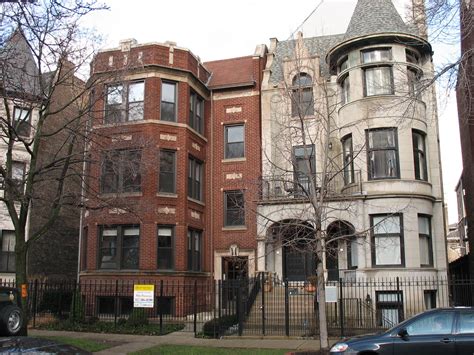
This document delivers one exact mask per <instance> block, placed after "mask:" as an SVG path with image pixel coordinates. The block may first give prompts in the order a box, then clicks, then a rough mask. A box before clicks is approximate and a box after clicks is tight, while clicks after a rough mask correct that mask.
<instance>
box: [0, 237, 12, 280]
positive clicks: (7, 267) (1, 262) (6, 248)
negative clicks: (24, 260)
mask: <svg viewBox="0 0 474 355" xmlns="http://www.w3.org/2000/svg"><path fill="white" fill-rule="evenodd" d="M0 234H1V237H0V247H1V249H0V272H15V231H14V230H1V231H0Z"/></svg>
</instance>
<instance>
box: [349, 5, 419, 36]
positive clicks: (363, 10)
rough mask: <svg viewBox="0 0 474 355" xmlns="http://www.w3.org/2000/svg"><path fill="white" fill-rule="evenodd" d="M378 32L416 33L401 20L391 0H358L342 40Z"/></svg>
mask: <svg viewBox="0 0 474 355" xmlns="http://www.w3.org/2000/svg"><path fill="white" fill-rule="evenodd" d="M378 33H398V34H410V35H417V33H414V32H413V31H412V30H411V29H410V28H409V27H408V26H407V25H406V24H405V22H403V20H402V18H401V16H400V14H399V13H398V11H397V9H396V8H395V6H394V5H393V3H392V1H391V0H359V1H358V2H357V5H356V7H355V10H354V13H353V14H352V18H351V21H350V22H349V26H348V27H347V31H346V34H345V36H344V41H347V40H350V39H353V38H358V37H363V36H367V35H374V34H378Z"/></svg>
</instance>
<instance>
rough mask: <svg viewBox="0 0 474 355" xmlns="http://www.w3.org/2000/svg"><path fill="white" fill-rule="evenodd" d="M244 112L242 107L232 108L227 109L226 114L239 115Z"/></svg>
mask: <svg viewBox="0 0 474 355" xmlns="http://www.w3.org/2000/svg"><path fill="white" fill-rule="evenodd" d="M238 112H242V106H232V107H227V108H226V109H225V113H238Z"/></svg>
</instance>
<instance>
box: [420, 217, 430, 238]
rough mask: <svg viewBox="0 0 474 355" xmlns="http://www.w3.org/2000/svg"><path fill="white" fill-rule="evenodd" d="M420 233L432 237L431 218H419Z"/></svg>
mask: <svg viewBox="0 0 474 355" xmlns="http://www.w3.org/2000/svg"><path fill="white" fill-rule="evenodd" d="M418 233H419V234H426V235H430V234H431V231H430V219H429V217H424V216H419V217H418Z"/></svg>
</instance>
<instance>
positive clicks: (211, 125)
mask: <svg viewBox="0 0 474 355" xmlns="http://www.w3.org/2000/svg"><path fill="white" fill-rule="evenodd" d="M210 121H211V124H210V127H211V132H210V135H211V137H210V138H211V139H210V142H211V144H210V147H211V149H210V150H211V157H210V158H211V176H210V179H209V180H210V183H209V187H210V189H211V201H210V205H211V208H210V210H211V213H210V215H211V216H213V215H214V178H213V174H214V91H213V90H212V89H211V119H210ZM210 219H211V223H210V235H211V274H212V278H213V279H215V275H214V257H215V255H214V254H215V253H214V221H213V220H212V218H210Z"/></svg>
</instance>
